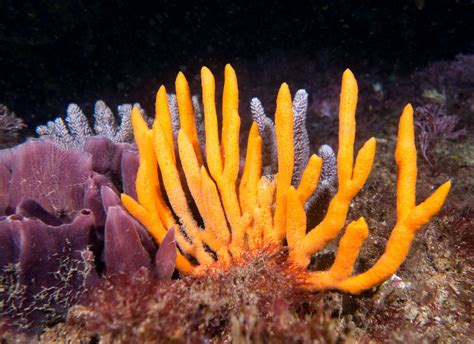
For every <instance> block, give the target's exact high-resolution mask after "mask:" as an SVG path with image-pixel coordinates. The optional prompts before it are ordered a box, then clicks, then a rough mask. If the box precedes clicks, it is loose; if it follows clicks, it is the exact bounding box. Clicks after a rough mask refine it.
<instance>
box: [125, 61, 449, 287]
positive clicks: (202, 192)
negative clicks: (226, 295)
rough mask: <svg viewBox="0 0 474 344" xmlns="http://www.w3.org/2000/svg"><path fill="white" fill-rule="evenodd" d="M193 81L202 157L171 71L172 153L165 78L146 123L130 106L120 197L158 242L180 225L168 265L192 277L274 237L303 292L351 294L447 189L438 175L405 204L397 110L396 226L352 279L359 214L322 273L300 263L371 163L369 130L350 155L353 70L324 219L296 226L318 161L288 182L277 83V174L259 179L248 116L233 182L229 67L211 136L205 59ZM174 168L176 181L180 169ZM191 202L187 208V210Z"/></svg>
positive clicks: (289, 152)
mask: <svg viewBox="0 0 474 344" xmlns="http://www.w3.org/2000/svg"><path fill="white" fill-rule="evenodd" d="M201 82H202V95H203V104H204V126H205V134H206V136H205V152H206V154H205V156H206V160H205V161H204V159H203V152H202V151H201V146H200V142H199V139H198V135H197V131H196V124H195V116H194V111H193V108H192V104H191V97H190V91H189V87H188V83H187V81H186V79H185V77H184V75H183V74H182V73H179V74H178V77H177V79H176V96H177V100H178V108H179V114H180V121H181V123H180V125H181V129H180V130H179V133H178V137H177V151H176V150H175V142H174V140H173V131H172V122H171V116H170V111H169V107H168V102H167V97H166V90H165V88H164V86H162V87H161V88H160V90H159V91H158V94H157V103H156V110H157V111H156V117H155V120H154V123H153V126H152V128H151V129H150V128H148V126H147V124H146V122H145V121H144V120H143V118H142V116H141V115H140V111H139V109H138V108H133V109H132V114H131V122H132V125H133V129H134V135H135V140H136V143H137V145H138V149H139V159H140V166H139V169H138V172H137V179H136V191H137V200H135V199H134V198H132V197H130V196H129V195H126V194H122V202H123V204H124V205H125V207H126V208H127V209H128V211H129V212H130V213H131V214H132V215H133V216H134V217H136V218H137V219H138V220H139V221H140V222H141V223H142V224H143V225H144V226H145V227H146V228H147V229H148V230H149V231H150V233H151V234H152V235H153V237H154V238H155V240H156V241H158V242H159V243H160V242H162V240H163V238H164V236H165V233H166V231H167V229H168V228H171V227H172V226H173V227H177V228H180V230H179V231H177V232H176V241H177V243H178V245H179V251H178V252H177V261H176V266H177V268H178V269H179V270H181V271H182V272H184V273H189V274H202V273H204V272H205V271H207V270H209V269H211V270H212V269H214V268H217V269H226V268H228V267H229V266H230V265H231V264H232V262H234V261H238V260H239V257H241V256H242V254H243V253H244V252H247V251H254V252H257V251H258V249H259V248H261V247H266V246H269V245H270V246H271V245H274V246H275V247H281V246H282V245H284V243H285V241H286V243H287V247H288V250H289V258H288V259H289V260H290V261H291V262H292V263H293V265H294V266H296V267H299V268H300V269H301V270H302V272H301V274H303V275H304V276H305V277H304V280H305V284H306V287H307V288H309V289H311V290H323V289H339V290H342V291H346V292H350V293H359V292H361V291H363V290H367V289H369V288H371V287H373V286H375V285H377V284H379V283H381V282H382V281H384V280H386V279H387V278H388V277H390V276H391V274H393V273H394V272H395V271H396V270H397V269H398V267H399V266H400V264H401V263H402V262H403V261H404V259H405V257H406V255H407V254H408V250H409V248H410V244H411V242H412V240H413V238H414V236H415V234H416V231H417V230H419V229H420V228H421V227H422V226H423V225H424V224H425V223H427V222H428V221H429V220H430V218H431V217H432V216H434V215H435V214H436V213H437V212H438V210H439V209H440V208H441V206H442V204H443V203H444V200H445V198H446V196H447V194H448V192H449V189H450V181H448V182H446V183H445V184H443V185H442V186H440V187H439V188H438V189H437V190H436V191H435V192H434V193H433V194H432V195H431V196H430V197H428V198H427V199H426V200H425V201H424V202H422V203H421V204H419V205H416V203H415V184H416V170H417V168H416V148H415V142H414V124H413V109H412V107H411V106H410V105H407V106H406V107H405V109H404V111H403V114H402V116H401V119H400V126H399V134H398V144H397V149H396V153H395V155H396V161H397V165H398V169H399V172H398V184H397V223H396V225H395V227H394V229H393V231H392V234H391V236H390V238H389V240H388V243H387V247H386V251H385V253H384V254H383V255H382V257H381V258H380V259H379V260H378V261H377V262H376V263H375V265H374V266H373V267H371V268H370V269H369V270H368V271H366V272H363V273H360V274H358V275H355V276H352V273H353V266H354V263H355V261H356V259H357V256H358V253H359V250H360V248H361V245H362V244H363V241H364V240H365V239H366V237H367V236H368V226H367V223H366V222H365V220H364V218H362V217H361V218H359V219H358V220H356V221H353V222H351V223H350V224H348V225H347V227H346V229H345V232H344V235H343V236H342V238H341V240H340V242H339V248H338V254H337V256H336V259H335V261H334V263H333V265H332V266H331V267H330V268H329V270H327V271H306V268H307V266H308V263H309V261H310V258H311V256H312V255H313V254H315V253H317V252H319V251H320V250H322V249H323V248H324V247H325V246H326V245H327V244H328V243H329V242H330V241H332V240H334V239H335V238H336V237H337V236H338V234H339V233H340V231H341V230H342V228H343V227H344V225H345V221H346V216H347V213H348V210H349V205H350V203H351V201H352V199H353V198H354V197H355V195H356V194H357V193H358V192H359V191H360V190H361V189H362V187H363V186H364V184H365V181H366V180H367V178H368V176H369V174H370V172H371V169H372V163H373V159H374V156H375V144H376V142H375V139H374V138H371V139H370V140H368V141H367V142H366V143H365V144H364V145H363V146H362V148H361V149H360V151H359V153H358V155H357V158H356V160H355V164H354V156H353V154H354V152H353V151H354V140H355V111H356V104H357V96H358V88H357V82H356V80H355V78H354V76H353V74H352V73H351V72H350V71H349V70H346V71H345V72H344V75H343V78H342V91H341V98H340V108H339V148H338V154H337V170H338V173H337V176H338V189H337V192H336V193H335V195H334V197H333V199H332V200H331V201H330V203H329V207H328V210H327V212H326V215H325V217H324V218H323V220H322V221H321V222H320V223H319V224H318V225H317V226H316V227H314V228H312V229H307V228H306V227H307V224H306V221H307V220H306V213H305V210H304V205H305V203H306V202H307V200H308V199H309V198H310V196H311V195H312V194H313V193H314V191H315V190H316V188H317V184H318V180H319V178H320V174H321V165H322V160H321V158H320V157H318V156H317V155H314V154H313V155H312V156H311V157H310V158H309V159H308V162H307V164H306V167H305V168H304V171H303V173H302V176H301V180H300V182H299V184H298V185H293V184H292V182H293V173H294V171H295V145H294V132H295V130H294V117H293V116H294V110H293V105H294V104H293V102H292V99H291V93H290V90H289V87H288V85H287V84H282V86H281V88H280V90H279V92H278V96H277V107H276V113H275V127H274V128H275V137H276V144H277V148H278V149H277V167H278V170H277V173H276V175H274V176H265V175H264V176H262V137H261V136H260V133H259V128H258V124H257V123H255V122H254V123H253V125H252V127H251V129H250V133H249V138H248V145H247V154H246V159H245V167H244V169H243V172H242V173H241V176H240V179H239V154H240V153H239V130H240V117H239V114H238V87H237V77H236V75H235V72H234V70H233V69H232V67H230V66H229V65H227V66H226V68H225V82H224V91H223V101H222V133H221V137H220V138H219V130H218V121H217V112H216V105H215V82H214V76H213V75H212V73H211V72H210V70H209V69H207V68H206V67H204V68H202V70H201ZM263 122H265V121H263ZM266 122H267V123H268V121H266ZM180 169H182V171H183V173H184V181H185V182H186V185H185V184H184V183H183V182H182V179H181V177H180ZM158 171H159V172H160V174H161V180H162V183H163V185H161V181H160V178H159V175H158ZM186 189H189V193H190V195H191V197H188V196H187V195H186ZM165 195H166V197H165ZM167 201H169V205H168V203H167ZM191 202H193V204H191ZM193 206H195V208H196V209H197V213H198V215H197V214H196V212H193ZM176 218H177V220H178V221H177V220H176ZM200 224H202V225H203V228H201V226H200ZM191 257H193V259H191ZM193 260H195V261H197V264H194V263H193V262H192V261H193Z"/></svg>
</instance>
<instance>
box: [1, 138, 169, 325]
mask: <svg viewBox="0 0 474 344" xmlns="http://www.w3.org/2000/svg"><path fill="white" fill-rule="evenodd" d="M84 149H85V151H81V150H75V149H64V148H60V147H58V146H57V145H55V144H53V143H52V142H51V141H49V140H44V139H39V140H30V141H28V142H27V143H24V144H22V145H19V146H17V147H14V148H12V149H8V150H2V151H0V315H1V318H2V321H1V323H0V333H1V332H3V331H4V330H8V329H14V330H17V331H22V332H23V331H25V332H30V333H35V332H39V331H41V329H42V328H43V326H45V325H49V324H51V323H54V322H57V321H58V320H62V319H64V316H65V314H66V312H67V310H68V308H69V307H71V306H72V305H73V304H75V303H77V302H78V301H79V299H80V297H81V296H82V295H83V294H84V292H85V291H86V289H87V288H90V287H92V286H94V285H96V283H97V282H98V281H99V277H102V276H115V275H128V276H130V277H131V278H133V276H135V274H136V273H137V272H138V271H141V270H143V269H145V270H148V271H150V273H152V274H154V275H156V276H158V277H160V278H168V279H169V278H171V274H172V273H173V271H174V262H175V256H174V255H175V252H176V248H175V246H174V241H173V236H174V230H171V231H169V232H168V237H167V239H165V242H164V244H163V245H162V246H161V247H160V250H159V251H158V253H157V249H156V245H155V244H154V243H153V241H152V239H151V237H150V236H149V234H148V233H147V232H146V230H145V229H144V228H143V227H142V226H141V225H140V224H139V223H138V222H137V221H136V220H135V219H133V218H132V217H131V216H130V215H129V214H128V213H127V212H126V211H125V209H124V208H123V206H122V205H121V202H120V199H119V197H118V192H119V191H118V190H122V191H125V192H129V193H132V194H134V193H135V191H134V189H135V188H134V183H133V181H134V179H135V174H136V170H137V168H138V160H137V159H136V155H137V152H136V150H134V148H133V146H132V145H130V144H114V143H112V142H111V141H110V140H108V139H107V138H104V137H91V138H88V139H87V141H86V143H85V147H84ZM115 177H116V178H115ZM115 180H120V181H121V182H120V183H116V182H115ZM166 242H167V244H166ZM118 252H120V253H118Z"/></svg>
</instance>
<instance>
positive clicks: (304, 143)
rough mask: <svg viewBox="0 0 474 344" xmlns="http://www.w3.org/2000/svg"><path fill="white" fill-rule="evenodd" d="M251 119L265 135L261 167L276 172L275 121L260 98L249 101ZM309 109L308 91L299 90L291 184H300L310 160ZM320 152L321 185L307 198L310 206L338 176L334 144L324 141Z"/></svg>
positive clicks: (331, 186) (296, 96)
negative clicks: (321, 163) (307, 115)
mask: <svg viewBox="0 0 474 344" xmlns="http://www.w3.org/2000/svg"><path fill="white" fill-rule="evenodd" d="M250 111H251V112H252V119H253V120H254V121H255V123H256V124H257V127H258V133H259V135H260V136H261V137H262V170H263V172H262V173H263V175H264V176H270V175H274V174H276V173H277V170H278V147H277V142H276V136H275V125H274V123H273V121H272V120H271V119H270V118H269V117H267V116H266V115H265V110H264V109H263V105H262V103H261V102H260V100H259V99H258V98H253V99H252V100H251V102H250ZM307 111H308V93H307V92H306V91H305V90H298V91H297V92H296V94H295V97H294V99H293V131H294V133H293V140H294V146H295V154H294V167H293V169H294V171H293V178H292V184H293V185H297V184H299V182H300V180H301V175H302V173H303V170H304V168H305V166H306V164H307V163H308V159H309V149H310V143H309V138H308V130H307V129H306V113H307ZM318 154H319V156H320V157H321V158H322V159H323V165H322V168H321V176H320V180H319V187H318V189H317V190H316V192H315V194H313V195H312V196H311V198H310V199H309V200H308V202H307V204H306V206H307V207H310V206H311V205H312V204H314V203H315V202H316V200H317V199H319V198H320V197H321V195H323V194H324V193H325V192H327V191H329V192H331V191H332V190H333V187H334V183H335V181H336V177H337V168H336V155H335V154H334V151H333V150H332V148H331V146H329V145H323V146H321V147H320V148H319V151H318Z"/></svg>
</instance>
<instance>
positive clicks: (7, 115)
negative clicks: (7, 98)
mask: <svg viewBox="0 0 474 344" xmlns="http://www.w3.org/2000/svg"><path fill="white" fill-rule="evenodd" d="M25 127H26V125H25V123H23V120H22V119H21V118H18V117H16V116H15V113H14V112H11V111H10V110H9V109H8V108H7V107H6V106H5V105H3V104H0V147H2V146H6V145H11V144H12V143H15V142H16V140H17V138H18V134H19V132H20V130H22V129H23V128H25Z"/></svg>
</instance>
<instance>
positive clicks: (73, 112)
mask: <svg viewBox="0 0 474 344" xmlns="http://www.w3.org/2000/svg"><path fill="white" fill-rule="evenodd" d="M134 106H137V107H140V105H139V104H135V105H134ZM117 109H118V115H119V117H120V125H117V123H116V120H115V116H114V114H113V112H112V110H110V108H109V107H108V106H107V105H105V103H104V102H103V101H102V100H99V101H97V102H96V103H95V110H94V118H95V121H94V130H92V128H91V127H90V125H89V122H88V120H87V117H86V115H84V112H82V110H81V108H80V107H79V106H78V105H76V104H69V106H68V108H67V110H66V112H67V116H66V119H65V121H64V120H63V119H62V118H61V117H58V118H56V119H55V120H54V121H49V122H48V123H47V124H46V125H40V126H38V127H37V128H36V133H37V134H38V135H39V136H40V137H42V138H49V139H51V140H52V141H53V142H54V143H56V144H57V145H59V146H60V147H63V148H83V147H84V145H85V143H86V140H87V138H89V137H91V136H93V135H94V134H95V135H98V136H104V137H107V138H108V139H110V140H111V141H112V142H115V143H123V142H130V141H131V140H132V126H131V124H130V111H131V109H132V105H131V104H122V105H119V106H118V107H117ZM142 112H143V111H142Z"/></svg>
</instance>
